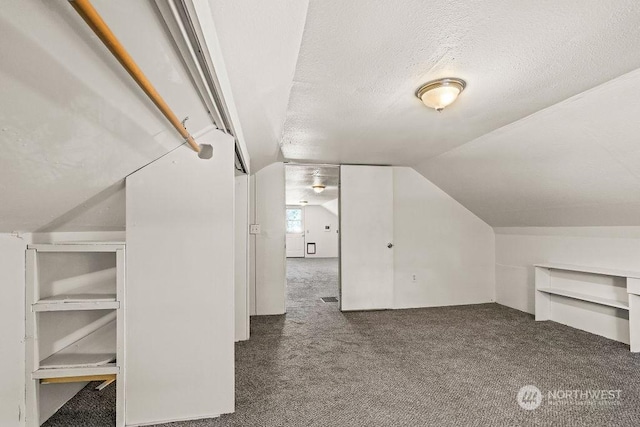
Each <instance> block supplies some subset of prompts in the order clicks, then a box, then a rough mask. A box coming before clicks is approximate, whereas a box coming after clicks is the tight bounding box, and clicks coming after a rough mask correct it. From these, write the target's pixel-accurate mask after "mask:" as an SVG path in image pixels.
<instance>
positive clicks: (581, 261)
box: [495, 227, 640, 313]
mask: <svg viewBox="0 0 640 427" xmlns="http://www.w3.org/2000/svg"><path fill="white" fill-rule="evenodd" d="M495 233H496V301H497V302H498V303H500V304H503V305H506V306H509V307H513V308H516V309H518V310H522V311H526V312H528V313H533V312H534V309H535V305H534V301H535V298H534V289H535V284H534V272H533V264H536V263H542V262H557V263H563V264H574V265H584V266H595V267H608V268H617V269H623V270H636V271H638V270H640V227H507V228H495Z"/></svg>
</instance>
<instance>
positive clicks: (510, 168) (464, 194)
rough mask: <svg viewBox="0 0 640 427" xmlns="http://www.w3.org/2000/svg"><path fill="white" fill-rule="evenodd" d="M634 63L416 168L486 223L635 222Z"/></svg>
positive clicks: (639, 182)
mask: <svg viewBox="0 0 640 427" xmlns="http://www.w3.org/2000/svg"><path fill="white" fill-rule="evenodd" d="M639 100H640V70H636V71H633V72H631V73H629V74H626V75H624V76H622V77H619V78H617V79H614V80H612V81H610V82H607V83H605V84H603V85H601V86H598V87H596V88H594V89H592V90H589V91H587V92H585V93H583V94H580V95H577V96H575V97H573V98H570V99H568V100H566V101H563V102H561V103H559V104H556V105H553V106H552V107H549V108H547V109H545V110H542V111H540V112H537V113H535V114H533V115H531V116H529V117H527V118H525V119H522V120H520V121H517V122H515V123H512V124H510V125H508V126H505V127H503V128H501V129H498V130H496V131H493V132H491V133H489V134H487V135H484V136H482V137H480V138H478V139H476V140H474V141H472V142H470V143H468V144H465V145H463V146H461V147H459V148H456V149H454V150H452V151H449V152H447V153H445V154H442V155H440V156H438V157H435V158H433V159H430V160H428V161H426V162H424V163H422V164H420V165H418V166H416V169H417V170H418V171H419V172H420V173H422V174H423V175H424V176H425V177H427V178H428V179H430V180H431V181H432V182H434V183H435V184H436V185H438V186H439V187H440V188H442V189H443V190H444V191H446V192H447V193H449V194H450V195H451V196H452V197H454V198H455V199H456V200H458V201H459V202H460V203H462V204H463V205H465V206H466V207H467V208H468V209H470V210H471V211H473V212H474V213H475V214H477V215H478V216H480V217H481V218H482V219H484V220H485V221H486V222H487V223H489V224H491V225H493V226H500V227H508V226H587V225H618V226H621V225H640V102H639Z"/></svg>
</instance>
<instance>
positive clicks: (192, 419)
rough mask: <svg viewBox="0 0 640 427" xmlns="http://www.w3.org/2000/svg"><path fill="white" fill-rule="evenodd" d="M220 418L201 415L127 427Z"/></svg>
mask: <svg viewBox="0 0 640 427" xmlns="http://www.w3.org/2000/svg"><path fill="white" fill-rule="evenodd" d="M218 417H220V414H215V415H199V416H197V417H187V418H173V419H170V420H156V421H149V422H144V423H133V424H126V426H127V427H144V426H154V425H156V424H166V423H179V422H183V421H197V420H206V419H209V418H218Z"/></svg>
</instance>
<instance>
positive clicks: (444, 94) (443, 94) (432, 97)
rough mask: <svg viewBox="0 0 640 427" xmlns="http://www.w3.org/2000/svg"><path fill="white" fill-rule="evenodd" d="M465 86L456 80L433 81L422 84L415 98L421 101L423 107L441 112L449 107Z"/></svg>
mask: <svg viewBox="0 0 640 427" xmlns="http://www.w3.org/2000/svg"><path fill="white" fill-rule="evenodd" d="M466 85H467V84H466V83H465V81H464V80H461V79H456V78H446V79H440V80H434V81H432V82H429V83H426V84H424V85H423V86H422V87H421V88H420V89H418V91H417V92H416V96H417V97H418V98H420V100H422V102H423V103H424V105H426V106H427V107H429V108H433V109H434V110H436V111H442V109H443V108H445V107H446V106H448V105H451V104H452V103H453V102H454V101H455V100H456V99H457V98H458V95H460V93H462V91H463V90H464V88H465V86H466Z"/></svg>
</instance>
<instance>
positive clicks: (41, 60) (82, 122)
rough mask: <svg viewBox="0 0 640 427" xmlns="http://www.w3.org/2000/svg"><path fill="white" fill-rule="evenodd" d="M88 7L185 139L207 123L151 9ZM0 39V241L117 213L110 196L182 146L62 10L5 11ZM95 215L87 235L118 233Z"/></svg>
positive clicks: (6, 6) (45, 6) (122, 4)
mask: <svg viewBox="0 0 640 427" xmlns="http://www.w3.org/2000/svg"><path fill="white" fill-rule="evenodd" d="M93 3H94V6H95V7H96V9H98V11H99V12H100V13H101V14H102V16H103V18H104V19H105V21H106V22H107V24H108V25H109V26H110V27H111V28H112V30H113V31H114V33H115V34H116V35H117V37H118V38H119V39H120V41H121V42H122V43H123V45H124V46H125V47H126V49H127V50H128V51H129V52H130V53H131V55H132V56H133V57H134V58H135V60H136V61H137V62H138V64H139V65H140V67H141V68H142V69H143V71H144V72H145V73H146V74H147V76H148V77H149V79H150V80H151V82H152V83H153V84H154V85H155V86H156V88H157V89H158V91H159V92H160V94H161V95H162V96H163V97H164V98H165V100H166V101H167V103H168V104H169V105H170V106H171V108H172V109H173V110H174V111H175V113H176V114H177V115H178V116H179V117H180V118H182V117H186V116H189V121H188V122H187V127H188V129H189V130H190V131H191V132H192V133H196V132H198V131H200V130H202V129H203V128H205V127H207V126H209V125H211V121H210V120H209V117H208V115H207V112H206V110H205V108H204V107H203V105H202V102H201V100H200V98H199V96H198V94H197V92H196V91H195V89H194V87H193V85H192V82H191V80H190V77H189V75H188V73H187V72H186V70H185V67H184V66H183V63H182V60H181V58H180V57H179V55H178V53H177V52H176V50H175V47H174V45H173V41H172V40H171V39H170V38H169V36H168V33H167V31H166V30H165V28H164V24H163V21H162V18H161V17H160V16H159V14H158V12H157V10H156V9H155V6H154V5H153V3H152V2H149V1H134V2H131V1H127V0H94V1H93ZM0 34H1V35H2V36H1V37H0V57H1V58H2V60H1V61H0V144H1V145H2V151H0V194H2V203H1V204H0V232H1V231H13V230H18V231H33V230H36V229H46V230H52V229H53V228H52V227H53V226H54V225H56V224H60V225H64V224H65V223H66V222H67V221H70V220H72V219H73V218H76V217H78V216H82V214H81V212H80V211H81V207H82V206H88V207H89V208H90V209H91V207H92V206H94V205H95V203H97V202H98V201H100V202H101V201H102V199H105V201H108V202H109V203H111V202H114V203H116V204H118V203H120V204H121V202H122V199H123V198H122V197H119V196H115V195H114V196H113V197H111V195H110V193H109V190H108V189H110V188H117V185H118V183H119V182H121V181H122V179H123V178H124V177H125V176H126V175H127V174H129V173H131V172H133V171H134V170H136V169H138V168H140V167H142V166H144V165H145V164H147V163H149V162H151V161H153V160H154V159H156V158H158V157H159V156H161V155H163V154H165V153H166V152H168V151H169V150H171V149H173V148H176V147H178V146H179V145H181V144H182V139H181V138H180V136H179V135H178V134H177V133H176V132H175V130H173V128H171V127H170V126H169V125H168V123H167V122H166V120H165V119H164V118H163V117H162V116H161V115H160V114H159V113H158V112H157V110H156V109H155V107H154V106H153V105H152V104H151V102H150V101H149V100H148V99H147V98H146V97H145V96H144V94H142V92H141V90H140V89H139V88H138V87H137V86H136V84H135V83H134V82H133V81H132V79H131V78H130V77H129V75H128V74H127V73H126V72H125V71H124V70H123V69H122V68H121V66H120V65H119V64H118V63H117V61H116V60H115V59H114V58H113V57H112V56H111V54H110V53H109V52H108V51H107V50H106V48H105V47H104V46H103V45H102V43H101V42H99V41H98V40H97V38H96V37H95V36H94V35H93V33H92V32H91V30H89V28H88V27H87V25H86V24H85V23H84V21H82V19H81V18H80V17H79V16H77V14H76V13H75V12H74V11H73V9H72V8H71V6H70V5H69V4H68V2H67V1H9V2H3V5H2V8H0ZM142 34H144V37H141V35H142ZM180 149H183V148H180ZM184 149H187V148H184ZM114 186H116V187H114ZM105 192H106V193H105ZM105 195H106V196H105ZM88 202H91V203H89V205H87V203H88ZM94 202H95V203H94ZM96 206H97V205H96ZM99 206H100V208H97V207H96V208H95V209H94V211H92V212H91V213H90V214H89V215H88V216H82V222H83V224H82V227H83V229H86V228H89V229H91V228H92V227H95V226H96V224H91V222H92V221H94V220H95V221H101V219H100V218H102V219H105V218H106V217H105V215H106V216H107V217H108V218H106V224H99V225H105V226H106V227H108V228H119V227H120V224H119V221H120V219H121V218H120V216H121V215H120V214H119V213H118V214H116V215H117V217H113V218H111V217H110V216H111V215H112V214H111V213H109V209H107V208H106V207H104V206H103V205H102V204H99ZM114 209H115V211H117V212H121V210H119V208H118V207H116V208H114ZM112 212H113V211H112ZM119 218H120V219H119ZM56 219H60V220H58V221H57V220H56Z"/></svg>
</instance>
